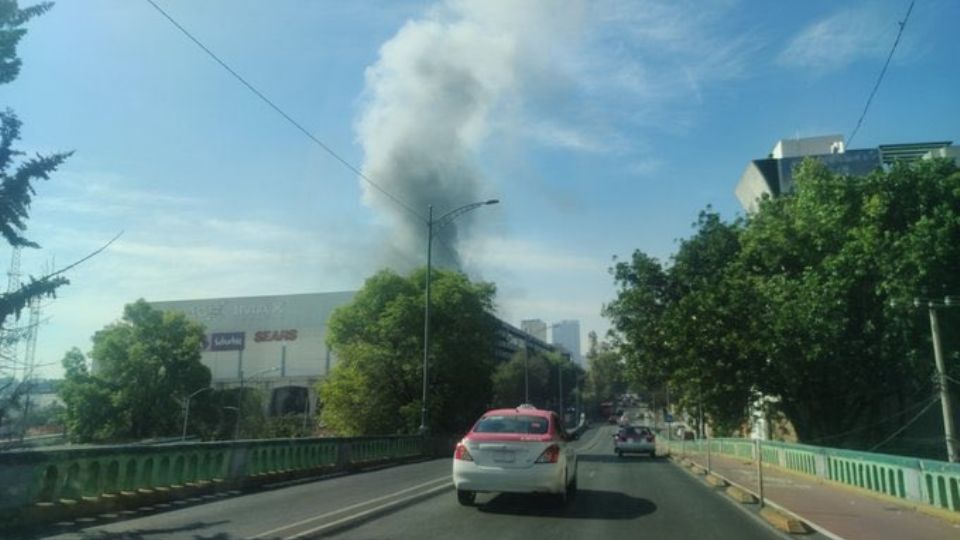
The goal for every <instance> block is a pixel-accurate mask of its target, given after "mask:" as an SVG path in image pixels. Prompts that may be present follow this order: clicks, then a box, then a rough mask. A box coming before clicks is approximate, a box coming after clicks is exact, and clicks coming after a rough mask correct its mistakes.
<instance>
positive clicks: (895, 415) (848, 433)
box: [803, 395, 938, 443]
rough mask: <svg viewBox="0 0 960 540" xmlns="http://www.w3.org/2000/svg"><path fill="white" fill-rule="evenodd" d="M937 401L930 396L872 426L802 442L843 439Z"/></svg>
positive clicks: (935, 397)
mask: <svg viewBox="0 0 960 540" xmlns="http://www.w3.org/2000/svg"><path fill="white" fill-rule="evenodd" d="M937 399H938V396H936V395H934V396H931V397H930V398H927V400H924V401H919V402H917V403H914V404H913V405H911V406H909V407H907V408H906V409H903V410H902V411H900V412H898V413H896V414H893V415H890V416H888V417H886V418H883V419H882V420H878V421H876V422H874V423H872V424H867V425H865V426H860V427H858V428H854V429H851V430H848V431H842V432H840V433H834V434H832V435H824V436H823V437H817V438H815V439H809V440H804V441H803V442H804V443H817V442H822V441H826V440H829V439H836V438H837V437H843V436H844V435H850V434H852V433H857V432H860V431H863V430H865V429H870V428H872V427H876V426H879V425H880V424H885V423H887V422H889V421H890V420H893V419H894V418H898V417H900V416H903V415H905V414H907V413H909V412H911V411H913V410H916V409H918V408H920V407H923V406H924V405H929V402H930V401H936V400H937Z"/></svg>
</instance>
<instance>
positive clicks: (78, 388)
mask: <svg viewBox="0 0 960 540" xmlns="http://www.w3.org/2000/svg"><path fill="white" fill-rule="evenodd" d="M63 369H64V372H65V374H66V375H65V378H64V381H63V383H61V384H60V386H59V388H58V389H57V392H58V394H59V395H60V399H62V400H63V402H64V405H65V411H64V424H65V426H66V428H67V434H68V436H69V437H70V440H72V441H74V442H89V441H99V440H111V439H115V438H117V435H118V433H121V432H122V431H123V430H124V429H125V428H126V426H125V425H124V424H122V423H120V422H119V420H121V419H122V417H123V415H122V414H120V411H119V410H118V408H117V406H116V404H115V403H114V401H113V388H112V387H111V386H110V385H109V384H108V383H107V382H106V381H104V380H102V379H99V378H97V377H94V376H92V375H91V374H90V369H89V368H88V366H87V359H86V358H85V357H84V356H83V353H82V352H80V350H79V349H77V348H76V347H74V348H73V349H70V350H69V351H68V352H67V354H66V355H64V357H63Z"/></svg>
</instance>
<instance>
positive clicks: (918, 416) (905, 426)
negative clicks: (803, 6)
mask: <svg viewBox="0 0 960 540" xmlns="http://www.w3.org/2000/svg"><path fill="white" fill-rule="evenodd" d="M938 401H940V397H939V396H935V397H934V398H933V399H931V400H930V403H927V406H926V407H924V408H923V410H922V411H920V412H918V413H917V415H916V416H914V417H913V418H911V419H910V421H909V422H907V423H906V424H904V425H903V426H901V427H900V429H898V430H896V431H894V432H893V433H891V434H890V436H889V437H887V438H886V439H884V440H882V441H880V442H878V443H877V444H875V445H873V446H871V447H870V449H869V450H867V452H873V451H874V450H876V449H877V448H880V447H881V446H883V445H885V444H887V443H888V442H890V441H892V440H893V438H894V437H896V436H897V435H899V434H901V433H903V432H904V431H905V430H906V429H907V428H908V427H910V426H912V425H913V423H914V422H916V421H917V420H919V419H920V417H921V416H923V413H925V412H927V410H929V409H930V407H932V406H933V404H934V403H936V402H938Z"/></svg>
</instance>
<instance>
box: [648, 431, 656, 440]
mask: <svg viewBox="0 0 960 540" xmlns="http://www.w3.org/2000/svg"><path fill="white" fill-rule="evenodd" d="M655 440H657V436H656V435H654V434H653V433H651V434H649V435H647V442H653V441H655Z"/></svg>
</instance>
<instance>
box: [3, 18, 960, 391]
mask: <svg viewBox="0 0 960 540" xmlns="http://www.w3.org/2000/svg"><path fill="white" fill-rule="evenodd" d="M157 2H158V3H159V4H160V5H161V6H163V7H164V9H166V10H167V11H168V12H169V13H170V14H171V15H172V16H173V17H175V18H176V19H177V20H178V21H179V22H180V23H181V24H182V25H184V26H185V27H186V28H188V29H189V30H190V31H191V32H193V33H194V34H195V35H196V36H197V37H198V38H200V39H201V40H202V41H204V42H205V43H206V44H207V45H208V46H209V47H210V48H211V49H213V50H214V51H216V52H217V53H218V54H219V55H220V56H221V57H222V58H223V59H224V60H225V61H226V62H228V63H229V64H231V65H232V66H233V67H234V68H235V69H236V70H237V71H238V72H240V73H242V74H243V75H244V76H245V77H246V78H247V79H248V80H249V81H250V82H251V83H253V84H254V85H256V86H257V87H258V88H260V89H261V90H262V91H263V92H264V93H265V94H267V95H268V96H270V97H271V99H273V100H274V102H275V103H277V104H278V105H280V106H281V107H283V108H284V109H285V110H286V111H288V112H289V113H290V114H291V115H292V116H293V117H294V118H296V119H297V120H298V121H299V122H300V123H302V124H303V125H304V126H305V127H306V128H307V129H308V130H309V131H310V132H311V133H313V134H314V135H315V136H316V137H317V138H319V139H320V140H322V141H324V143H326V144H327V145H328V146H330V147H331V148H333V149H335V150H336V151H337V152H338V153H339V154H340V155H341V156H343V158H344V159H346V160H347V161H349V162H350V163H352V164H354V165H355V166H357V167H362V168H363V170H364V171H365V172H367V173H368V174H369V175H370V177H371V178H373V179H374V180H375V181H377V182H379V183H382V184H383V185H384V186H386V187H387V188H388V189H390V190H391V192H393V193H394V195H396V196H397V197H398V198H400V199H402V200H404V201H410V204H414V205H415V206H416V207H417V208H421V207H423V206H425V205H426V204H427V203H430V202H432V203H434V204H436V206H437V210H438V211H442V210H443V209H444V208H447V207H449V206H450V205H452V204H459V202H460V201H462V203H468V202H471V201H472V200H475V199H477V198H479V199H485V198H491V197H496V198H499V199H501V200H502V203H501V204H500V205H498V206H493V207H484V208H481V209H479V210H477V211H475V212H473V213H471V214H469V215H467V216H464V219H463V220H462V222H458V223H457V225H458V226H459V228H457V229H456V230H453V229H451V230H449V231H447V234H446V237H445V239H443V240H442V241H441V244H442V245H440V246H438V248H437V249H438V253H439V256H440V257H444V250H446V253H447V254H449V253H450V251H449V250H450V249H451V246H453V247H454V248H455V249H456V250H457V251H458V252H459V258H460V260H461V262H462V263H463V267H464V269H465V270H466V271H467V272H468V273H469V274H470V275H471V276H472V277H475V278H479V279H487V280H491V281H495V282H496V284H497V286H498V290H499V294H498V306H499V309H500V314H501V316H503V317H504V318H506V319H507V320H509V321H511V322H513V323H514V324H519V321H520V320H521V319H524V318H541V319H544V320H546V321H548V322H556V321H559V320H562V319H579V320H580V321H581V324H582V330H583V334H584V342H585V336H586V332H588V331H590V330H596V331H598V332H600V333H603V332H604V331H605V330H606V328H607V324H606V322H605V321H604V320H603V319H602V317H601V316H600V308H601V305H602V304H603V303H604V302H606V301H609V300H610V299H611V298H612V296H613V294H614V289H613V285H612V282H611V279H610V276H609V275H608V274H607V273H606V269H607V267H608V266H609V265H610V261H611V257H612V256H613V255H619V256H627V255H629V254H630V253H631V252H632V251H633V250H635V249H640V250H643V251H646V252H648V253H650V254H652V255H654V256H657V257H659V258H663V259H665V258H668V257H669V256H670V254H671V253H672V252H673V250H674V248H675V246H676V239H679V238H683V237H685V236H687V235H689V233H690V232H691V230H692V229H691V223H692V222H693V221H694V220H695V219H696V215H697V212H698V211H699V210H701V209H703V208H704V207H705V206H707V205H713V207H714V208H716V209H717V210H719V211H720V212H721V213H722V214H723V215H724V216H726V217H729V218H732V217H734V216H735V215H737V213H738V212H739V211H740V209H739V205H738V204H737V202H736V199H735V198H734V195H733V189H734V186H735V185H736V182H737V180H738V179H739V176H740V174H741V172H742V171H743V168H744V167H745V165H746V163H747V161H748V160H750V159H753V158H757V157H762V156H764V155H766V153H767V152H768V151H769V150H770V148H771V147H772V146H773V145H774V143H775V142H776V141H777V139H780V138H788V137H794V136H812V135H820V134H830V133H842V134H844V135H848V134H849V133H850V131H851V129H852V128H853V126H854V125H855V123H856V120H857V118H858V116H859V114H860V112H861V110H862V108H863V105H864V101H865V99H866V97H867V95H868V93H869V91H870V88H871V87H872V85H873V83H874V81H875V79H876V76H877V74H878V72H879V70H880V68H881V66H882V64H883V60H884V58H885V57H886V54H887V52H888V51H889V47H890V45H891V44H892V43H893V40H894V38H895V36H896V32H897V21H898V20H901V19H902V17H903V15H904V13H905V12H906V9H907V5H908V4H909V2H907V1H901V0H889V1H879V0H878V1H865V2H843V3H840V2H833V1H827V0H823V1H807V2H786V3H785V2H747V1H736V0H716V1H704V2H693V1H689V2H684V1H666V0H661V1H640V0H638V1H620V0H601V1H598V2H576V1H565V2H547V1H525V2H481V1H466V0H457V1H448V2H442V1H441V2H427V1H417V2H397V1H389V2H386V1H385V2H295V1H292V0H291V1H281V2H252V1H242V2H239V1H231V2H228V1H226V0H221V1H213V0H211V1H207V2H190V1H186V0H157ZM23 4H24V5H26V3H25V2H24V3H23ZM558 6H559V7H558ZM957 20H960V3H957V2H955V1H951V0H920V1H918V2H917V4H916V7H915V8H914V11H913V14H912V15H911V19H910V21H909V23H908V26H907V28H906V31H905V33H904V36H903V39H902V41H901V44H900V47H899V49H898V50H897V53H896V56H895V57H894V60H893V62H892V64H891V66H890V69H889V71H888V73H887V76H886V79H885V80H884V82H883V85H882V87H881V88H880V91H879V92H878V94H877V96H876V98H875V100H874V103H873V105H872V108H871V110H870V112H869V113H868V115H867V118H866V120H865V122H864V125H863V127H862V128H861V131H860V133H859V134H858V135H857V137H856V140H854V141H853V144H852V145H851V147H854V148H858V147H869V146H875V145H877V144H883V143H894V142H910V141H927V140H960V127H958V126H960V124H958V120H960V105H958V100H957V96H958V95H960V71H958V70H957V57H956V53H957V51H958V45H960V43H958V38H957V34H956V31H955V30H956V27H955V26H956V21H957ZM20 56H21V58H22V59H23V61H24V67H23V71H22V73H21V76H20V78H19V79H18V80H16V81H15V82H14V83H12V84H10V85H6V86H3V87H0V95H2V99H3V102H4V104H5V105H6V106H9V107H11V108H13V109H14V110H15V111H16V112H17V113H18V114H19V116H20V118H21V120H23V122H24V129H23V133H22V135H23V137H22V141H21V148H22V149H25V150H27V151H31V152H33V151H39V152H50V151H54V150H66V149H73V150H75V152H76V153H75V154H74V156H73V157H72V158H71V159H70V160H69V162H68V163H67V164H66V165H65V166H64V167H63V168H62V169H61V170H60V171H59V172H58V173H57V174H56V175H55V176H54V177H53V178H52V179H51V180H50V181H49V182H45V183H42V184H40V185H38V186H37V188H38V196H37V198H36V199H35V203H34V205H33V209H32V210H33V216H32V219H31V221H30V229H29V231H28V232H29V236H30V237H31V238H32V239H34V240H36V241H38V242H39V243H40V244H41V245H42V246H43V249H42V250H33V251H30V252H25V253H24V255H23V270H24V272H26V273H32V274H39V273H41V271H42V269H43V268H44V267H45V266H49V265H51V264H65V263H67V262H70V261H72V260H75V259H77V258H79V257H81V256H83V255H84V254H85V253H87V252H89V251H92V250H93V249H95V248H96V247H98V246H99V245H101V244H102V243H104V242H105V241H107V240H108V239H109V238H111V237H112V236H114V235H115V234H116V233H117V232H119V231H121V230H122V231H124V234H123V236H122V238H121V239H120V240H119V241H118V242H117V243H116V244H114V245H113V246H111V248H110V249H109V250H108V251H106V252H105V253H103V254H101V255H99V256H98V257H96V258H94V259H93V260H91V261H90V262H88V263H86V264H85V265H83V266H82V267H81V268H79V269H77V270H76V271H74V272H72V273H71V275H70V278H71V280H72V284H71V285H70V286H69V287H67V288H64V289H62V292H61V294H60V295H59V297H58V298H57V299H56V300H54V301H51V302H50V303H48V304H47V305H46V307H45V309H44V324H43V326H42V328H41V330H40V339H39V344H38V359H39V360H40V361H41V362H44V363H52V364H54V365H52V366H50V367H47V368H44V370H43V374H46V375H56V374H58V373H59V367H58V364H59V360H60V358H61V357H62V355H63V353H64V352H65V351H66V350H67V349H68V348H69V347H71V346H78V347H80V348H81V349H82V350H84V351H86V350H88V349H89V343H90V342H89V338H90V336H91V335H92V334H93V332H95V331H96V330H98V329H99V328H101V327H102V326H104V325H105V324H108V323H109V322H111V321H113V320H115V319H116V318H118V317H119V315H120V313H121V310H122V306H123V305H124V304H125V303H128V302H130V301H133V300H135V299H137V298H140V297H145V298H147V299H148V300H173V299H185V298H204V297H218V296H245V295H258V294H284V293H299V292H315V291H334V290H348V289H355V288H357V287H359V286H360V285H361V284H362V281H363V279H364V278H365V277H366V276H368V275H370V274H371V273H372V272H374V271H376V270H377V269H378V268H380V267H382V266H385V265H392V266H395V267H397V268H399V269H405V268H407V267H409V266H410V265H411V264H416V263H418V262H419V263H422V258H423V252H422V245H423V244H422V238H420V237H419V236H417V235H415V234H414V233H415V230H413V229H410V223H411V221H410V215H409V213H408V212H406V211H405V210H403V209H401V208H400V207H399V206H397V205H396V204H394V203H392V202H391V201H387V200H385V199H384V198H383V197H381V196H378V195H377V194H376V193H373V192H371V191H370V189H369V186H365V185H364V184H363V183H362V182H361V181H360V180H359V179H358V178H357V176H356V175H355V174H354V173H352V172H351V171H349V170H348V169H346V168H345V167H343V166H342V165H341V164H339V163H337V162H336V161H335V160H333V159H331V158H330V156H328V155H327V154H326V153H324V152H323V151H322V150H321V149H320V148H318V147H317V145H315V144H314V143H313V142H312V141H310V140H309V139H307V138H306V137H305V136H304V135H303V134H301V133H299V132H297V131H296V130H295V129H293V128H292V127H291V126H290V125H289V124H287V123H286V122H285V121H284V120H283V119H281V118H280V117H279V116H278V115H277V114H276V113H275V112H274V111H272V110H270V109H269V108H268V107H267V106H265V105H264V104H263V103H262V102H260V101H259V100H257V99H256V98H255V97H254V96H252V95H251V94H250V93H249V92H248V91H247V90H246V89H245V88H243V87H242V86H241V85H240V84H238V83H237V81H236V80H234V79H232V78H231V77H230V76H229V75H228V74H227V73H225V72H224V71H223V70H222V69H221V68H220V67H219V66H217V65H216V64H215V63H214V62H213V61H211V60H210V58H208V57H207V56H205V55H204V54H203V53H202V52H201V51H200V50H199V49H198V48H197V47H196V46H195V45H193V44H192V43H190V42H189V41H188V40H187V39H186V38H185V37H184V36H183V35H182V34H180V33H179V32H177V31H176V29H175V28H173V27H172V26H171V25H170V24H169V23H168V22H167V21H166V20H165V19H163V18H162V16H161V15H160V14H159V13H157V12H156V11H155V10H154V9H153V8H152V7H151V6H150V5H149V4H148V3H147V2H145V1H119V0H112V1H107V0H89V1H84V2H78V1H74V0H61V1H60V2H58V3H57V5H56V6H55V7H54V9H53V10H52V11H50V12H49V13H48V14H46V15H44V16H43V17H40V18H38V19H35V20H34V21H32V22H31V23H30V25H29V33H28V34H27V36H26V38H24V40H23V42H22V44H21V47H20ZM464 80H466V81H469V82H470V83H471V84H472V86H470V88H473V89H474V90H475V93H471V94H470V95H469V96H466V97H469V99H466V97H465V95H464V94H463V93H462V92H459V91H458V88H460V87H457V86H451V85H453V84H454V83H459V82H462V81H464ZM398 149H399V150H398ZM401 150H403V151H409V152H412V154H409V155H408V154H403V155H406V156H407V157H411V156H412V158H411V159H412V160H413V161H417V160H423V162H425V163H430V164H432V165H431V167H434V168H431V169H429V170H430V171H441V172H443V173H444V174H441V175H439V179H438V180H436V181H437V183H436V184H430V183H429V182H430V181H432V180H430V179H429V178H428V179H426V180H424V179H421V180H422V182H421V181H420V180H416V179H414V180H411V179H410V178H407V177H405V176H404V174H403V173H402V171H401V172H398V170H397V169H396V168H394V165H395V162H398V161H402V160H396V159H394V157H396V155H398V154H396V152H398V151H401ZM418 163H419V162H418ZM446 173H449V174H446ZM431 178H432V177H431ZM418 182H420V183H418ZM423 182H427V183H426V184H424V183H423ZM425 186H430V187H431V189H432V190H433V191H430V190H426V189H424V188H425ZM425 193H432V195H430V196H426V195H424V194H425ZM469 197H473V199H470V200H463V199H464V198H469ZM422 212H424V213H425V212H426V209H425V208H422ZM454 233H455V235H456V236H455V239H454V238H453V236H451V235H453V234H454ZM8 253H9V252H5V254H4V253H0V256H2V257H4V258H6V257H8ZM5 265H6V262H5V260H4V262H3V263H2V266H5Z"/></svg>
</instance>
